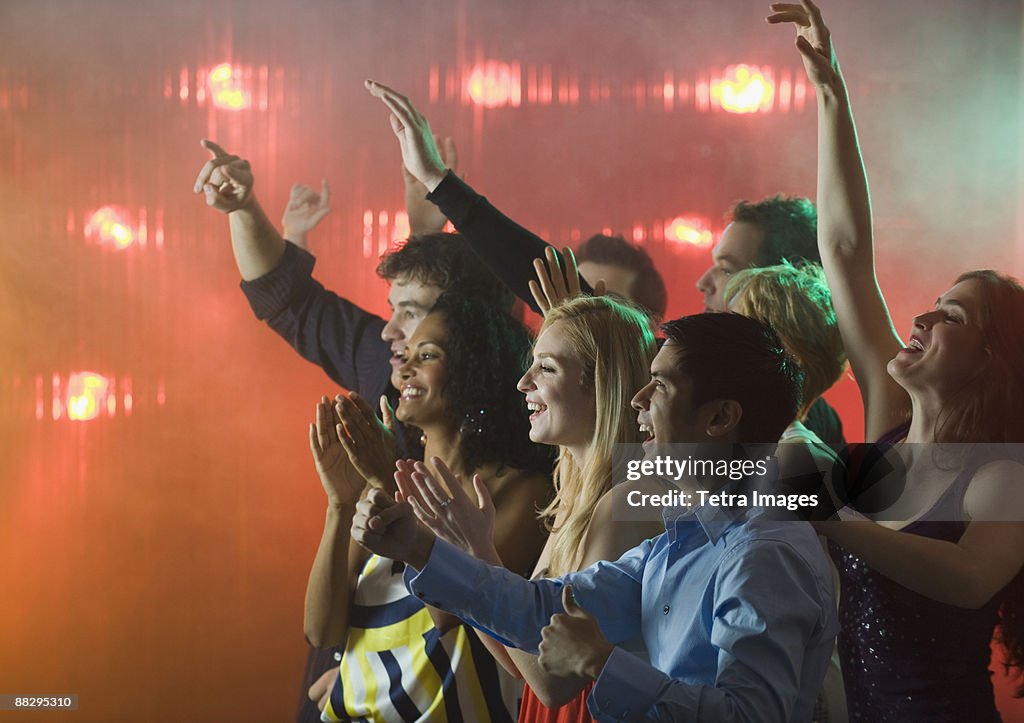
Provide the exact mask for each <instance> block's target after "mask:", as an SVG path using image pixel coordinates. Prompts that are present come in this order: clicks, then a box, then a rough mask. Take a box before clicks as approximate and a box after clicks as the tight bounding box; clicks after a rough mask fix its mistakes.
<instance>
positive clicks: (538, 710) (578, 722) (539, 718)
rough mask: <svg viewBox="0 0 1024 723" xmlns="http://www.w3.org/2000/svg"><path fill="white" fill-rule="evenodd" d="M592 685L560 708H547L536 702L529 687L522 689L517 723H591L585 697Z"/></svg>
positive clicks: (591, 683) (535, 697)
mask: <svg viewBox="0 0 1024 723" xmlns="http://www.w3.org/2000/svg"><path fill="white" fill-rule="evenodd" d="M593 687H594V683H593V682H590V683H588V684H587V687H586V688H584V689H583V690H581V691H580V692H579V694H578V695H577V696H576V697H575V698H573V699H572V700H570V701H569V702H568V703H566V704H565V705H563V706H562V707H561V708H548V707H547V706H546V705H544V704H543V703H541V702H540V701H539V700H537V696H536V695H534V694H533V691H532V690H531V689H530V686H529V685H527V686H526V687H525V688H524V689H523V702H522V705H520V706H519V723H593V720H594V719H593V718H591V717H590V713H588V712H587V696H588V695H590V689H591V688H593Z"/></svg>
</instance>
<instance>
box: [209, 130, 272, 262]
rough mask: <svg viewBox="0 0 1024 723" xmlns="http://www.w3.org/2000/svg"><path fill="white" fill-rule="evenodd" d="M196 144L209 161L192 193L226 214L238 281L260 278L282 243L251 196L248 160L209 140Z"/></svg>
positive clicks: (254, 198) (251, 178)
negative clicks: (204, 151) (202, 149)
mask: <svg viewBox="0 0 1024 723" xmlns="http://www.w3.org/2000/svg"><path fill="white" fill-rule="evenodd" d="M200 145H201V146H202V147H203V148H205V149H206V150H208V151H209V152H210V160H208V161H207V162H206V163H205V164H204V165H203V167H202V168H201V169H199V175H198V176H196V182H195V186H194V187H193V191H194V192H195V193H200V192H202V193H203V194H204V195H205V196H206V203H207V205H209V206H211V207H212V208H215V209H217V210H218V211H220V212H221V213H226V214H227V215H228V221H229V224H230V227H231V247H232V249H233V250H234V252H235V263H236V264H238V271H239V273H240V274H241V275H242V279H243V280H245V281H249V280H252V279H255V278H258V277H260V276H263V275H264V274H265V273H267V272H268V271H270V270H271V269H272V268H274V266H276V265H277V262H278V261H280V260H281V256H282V255H283V254H284V249H285V243H284V239H283V238H281V234H279V233H278V232H277V229H276V228H274V224H272V223H271V222H270V220H269V219H268V218H267V215H266V214H265V213H264V212H263V209H262V208H261V207H260V204H259V202H258V201H257V200H256V196H255V195H254V194H253V190H252V189H253V182H254V179H253V175H252V169H251V168H250V166H249V161H246V160H243V159H241V158H239V157H238V156H234V155H231V154H230V153H228V152H227V151H225V150H224V149H223V148H221V147H220V146H219V145H217V144H216V143H214V142H213V141H210V140H203V141H200Z"/></svg>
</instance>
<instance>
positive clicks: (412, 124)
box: [364, 80, 447, 191]
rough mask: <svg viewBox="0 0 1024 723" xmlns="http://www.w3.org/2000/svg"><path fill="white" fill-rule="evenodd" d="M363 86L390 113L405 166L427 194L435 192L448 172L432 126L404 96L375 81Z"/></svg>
mask: <svg viewBox="0 0 1024 723" xmlns="http://www.w3.org/2000/svg"><path fill="white" fill-rule="evenodd" d="M364 85H365V86H366V89H367V90H368V91H370V93H372V94H373V95H374V96H375V97H377V98H380V99H381V100H382V101H383V102H384V105H386V106H387V107H388V109H390V111H391V129H392V130H393V131H394V132H395V135H396V136H397V137H398V143H399V145H400V146H401V148H402V163H404V164H405V167H406V169H407V170H408V171H409V173H411V174H412V175H413V176H415V177H416V179H417V180H418V181H419V182H420V183H422V184H423V185H424V186H426V188H427V190H428V191H433V190H434V189H435V188H437V185H438V184H439V183H441V181H442V180H443V179H444V175H445V173H446V172H447V169H446V168H445V165H444V160H443V159H442V158H441V152H440V151H439V150H438V149H437V143H436V142H435V141H434V134H433V133H432V132H431V130H430V123H428V122H427V119H426V118H424V117H423V115H421V114H420V112H419V111H417V110H416V108H414V107H413V104H412V103H411V102H410V101H409V99H408V98H406V97H405V96H404V95H401V94H399V93H396V92H395V91H394V90H392V89H391V88H388V87H387V86H386V85H381V84H380V83H378V82H376V81H373V80H367V81H365V83H364Z"/></svg>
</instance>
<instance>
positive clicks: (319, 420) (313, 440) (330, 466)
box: [309, 397, 366, 509]
mask: <svg viewBox="0 0 1024 723" xmlns="http://www.w3.org/2000/svg"><path fill="white" fill-rule="evenodd" d="M340 427H341V425H340V424H338V420H337V419H336V418H335V416H334V412H333V410H332V409H331V402H330V400H329V399H328V398H327V397H321V398H320V401H319V402H318V403H317V405H316V421H315V422H314V423H313V424H310V425H309V450H310V452H312V454H313V463H314V464H315V465H316V471H317V474H319V475H320V484H322V485H323V487H324V492H326V493H327V502H328V504H330V505H331V506H332V507H334V508H336V509H338V508H342V507H349V508H351V507H352V506H353V505H355V503H356V502H357V501H358V500H359V495H360V494H362V491H363V487H364V486H365V485H366V482H365V480H364V479H363V476H362V475H361V474H359V472H357V471H356V469H355V468H354V467H353V466H352V463H351V462H350V461H349V459H348V455H347V454H346V453H345V450H344V448H343V447H342V445H341V442H340V441H339V435H340V434H341V432H340Z"/></svg>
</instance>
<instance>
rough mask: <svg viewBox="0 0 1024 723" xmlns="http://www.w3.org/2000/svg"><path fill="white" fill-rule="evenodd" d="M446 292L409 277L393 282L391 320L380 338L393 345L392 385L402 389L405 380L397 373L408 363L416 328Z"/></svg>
mask: <svg viewBox="0 0 1024 723" xmlns="http://www.w3.org/2000/svg"><path fill="white" fill-rule="evenodd" d="M441 291H442V289H441V288H439V287H437V286H433V285H431V284H424V283H423V282H422V281H417V280H415V279H410V278H408V277H402V278H397V279H395V280H394V281H393V282H392V283H391V292H390V293H389V294H388V305H389V306H390V307H391V319H390V320H389V321H388V323H387V324H385V325H384V328H383V329H382V330H381V332H380V338H381V339H383V340H384V341H385V342H387V343H388V344H390V346H391V383H392V384H394V385H395V387H396V388H399V387H400V386H401V378H400V377H398V376H397V375H396V374H395V371H396V370H397V369H398V367H399V366H400V365H401V364H402V363H403V361H404V355H405V345H406V344H407V343H408V342H409V339H411V338H412V335H413V333H414V332H415V331H416V327H418V326H419V325H420V322H421V321H423V319H424V318H425V317H426V315H427V312H429V311H430V309H431V308H432V307H433V306H434V302H436V301H437V297H439V296H440V295H441Z"/></svg>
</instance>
